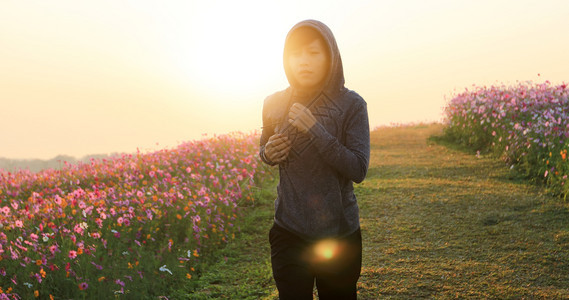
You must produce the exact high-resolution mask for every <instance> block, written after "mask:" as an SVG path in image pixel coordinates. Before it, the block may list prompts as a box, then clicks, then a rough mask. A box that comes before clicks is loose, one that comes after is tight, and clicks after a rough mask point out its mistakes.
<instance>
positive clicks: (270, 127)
mask: <svg viewBox="0 0 569 300" xmlns="http://www.w3.org/2000/svg"><path fill="white" fill-rule="evenodd" d="M281 98H282V96H280V95H279V94H278V93H275V94H273V95H271V96H269V97H267V98H265V101H264V102H263V129H262V131H261V139H260V141H259V146H260V147H259V157H260V158H261V160H262V161H263V162H264V163H266V164H268V165H270V166H275V165H277V164H276V163H274V162H272V161H270V160H269V159H268V158H267V157H266V156H265V145H266V144H267V142H268V141H269V138H270V137H271V136H272V135H273V134H275V127H276V126H277V122H278V121H279V118H278V113H279V112H278V111H276V108H275V106H278V105H276V104H278V103H277V102H278V101H279V100H281Z"/></svg>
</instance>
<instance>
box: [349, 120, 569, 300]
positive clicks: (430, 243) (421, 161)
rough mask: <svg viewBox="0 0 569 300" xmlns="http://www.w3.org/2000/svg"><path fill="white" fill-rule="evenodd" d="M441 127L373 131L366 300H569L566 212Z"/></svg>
mask: <svg viewBox="0 0 569 300" xmlns="http://www.w3.org/2000/svg"><path fill="white" fill-rule="evenodd" d="M440 131H441V127H440V126H437V125H431V126H425V127H415V128H394V129H385V130H379V131H377V132H374V133H372V145H373V146H372V160H371V164H370V170H369V175H368V177H367V179H366V181H365V182H364V183H363V184H362V185H360V186H359V188H358V190H357V191H358V196H359V201H360V207H361V222H362V232H363V235H364V241H365V242H364V257H365V258H364V263H363V264H364V267H363V270H362V278H361V280H360V283H361V286H360V295H361V298H362V299H377V298H382V299H384V298H394V299H410V298H420V297H424V298H441V299H447V298H454V297H459V298H474V299H480V298H500V299H503V298H518V299H519V298H532V299H533V298H551V299H556V298H569V211H568V208H569V206H568V205H566V204H561V201H560V200H558V199H554V198H550V197H548V196H544V195H541V194H540V190H539V189H538V188H535V187H532V186H529V185H526V184H523V183H516V181H515V180H514V179H512V178H511V176H510V174H509V173H508V169H507V168H505V166H504V165H503V163H501V162H499V161H496V160H493V159H488V158H477V157H476V156H475V155H470V154H467V153H464V152H459V151H456V150H451V149H449V148H446V147H443V146H440V145H437V144H434V143H432V142H429V140H428V137H429V136H431V135H433V134H437V133H438V132H440Z"/></svg>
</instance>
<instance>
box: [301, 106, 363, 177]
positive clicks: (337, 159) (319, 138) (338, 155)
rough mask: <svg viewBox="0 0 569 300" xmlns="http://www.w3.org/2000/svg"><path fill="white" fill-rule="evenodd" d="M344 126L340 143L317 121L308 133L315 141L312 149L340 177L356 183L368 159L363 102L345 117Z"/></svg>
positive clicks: (361, 175)
mask: <svg viewBox="0 0 569 300" xmlns="http://www.w3.org/2000/svg"><path fill="white" fill-rule="evenodd" d="M344 126H345V130H344V132H345V143H344V144H342V143H341V142H340V141H339V140H338V139H337V138H336V137H334V136H333V135H331V134H330V133H328V131H326V129H325V128H324V127H323V126H322V125H321V124H320V123H318V122H317V123H316V124H315V125H314V126H313V127H312V129H311V130H310V134H312V136H313V137H314V138H315V140H316V142H315V146H316V148H317V149H318V152H319V153H320V155H321V156H322V158H323V160H324V161H325V162H326V163H327V164H329V165H330V166H332V168H333V169H335V170H336V171H337V172H338V173H340V174H341V175H342V176H344V177H347V178H349V179H350V180H352V181H353V182H355V183H360V182H362V181H363V180H364V179H365V177H366V174H367V169H368V166H369V156H370V133H369V120H368V114H367V105H366V103H365V101H363V99H362V101H361V102H358V105H357V107H355V108H354V109H353V110H352V111H351V113H350V114H349V115H348V116H347V117H346V120H345V123H344Z"/></svg>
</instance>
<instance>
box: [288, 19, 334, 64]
mask: <svg viewBox="0 0 569 300" xmlns="http://www.w3.org/2000/svg"><path fill="white" fill-rule="evenodd" d="M317 39H320V40H321V41H322V43H323V44H324V48H325V51H326V55H327V57H328V58H329V57H330V49H328V47H327V46H328V43H326V40H325V39H324V37H322V34H321V33H320V32H319V31H318V30H316V29H315V28H312V27H310V26H303V27H300V28H297V29H296V30H295V31H293V32H292V33H291V35H290V37H289V38H288V40H287V42H286V45H285V49H284V51H285V53H286V54H287V55H289V54H290V53H291V52H292V51H295V50H298V49H300V48H302V47H304V46H306V45H308V44H310V43H312V42H314V40H317Z"/></svg>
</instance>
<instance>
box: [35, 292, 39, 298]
mask: <svg viewBox="0 0 569 300" xmlns="http://www.w3.org/2000/svg"><path fill="white" fill-rule="evenodd" d="M39 296H40V292H38V290H35V291H34V297H36V298H37V297H39Z"/></svg>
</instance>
